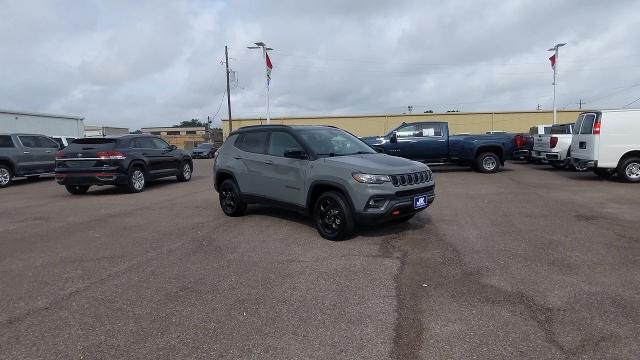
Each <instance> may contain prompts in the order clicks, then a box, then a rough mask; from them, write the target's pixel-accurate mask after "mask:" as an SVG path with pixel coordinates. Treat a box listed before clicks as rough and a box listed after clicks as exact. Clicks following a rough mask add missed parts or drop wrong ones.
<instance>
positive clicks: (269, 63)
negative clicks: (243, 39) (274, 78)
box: [265, 52, 273, 86]
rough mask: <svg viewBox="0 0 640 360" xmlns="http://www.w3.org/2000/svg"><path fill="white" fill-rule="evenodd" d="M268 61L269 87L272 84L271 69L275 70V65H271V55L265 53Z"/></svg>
mask: <svg viewBox="0 0 640 360" xmlns="http://www.w3.org/2000/svg"><path fill="white" fill-rule="evenodd" d="M265 55H266V60H267V64H266V65H267V86H269V83H271V69H273V65H272V64H271V59H269V53H267V52H265Z"/></svg>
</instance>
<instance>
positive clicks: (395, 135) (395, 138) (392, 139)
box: [389, 131, 398, 143]
mask: <svg viewBox="0 0 640 360" xmlns="http://www.w3.org/2000/svg"><path fill="white" fill-rule="evenodd" d="M389 142H391V143H396V142H398V132H397V131H394V132H392V133H391V136H390V137H389Z"/></svg>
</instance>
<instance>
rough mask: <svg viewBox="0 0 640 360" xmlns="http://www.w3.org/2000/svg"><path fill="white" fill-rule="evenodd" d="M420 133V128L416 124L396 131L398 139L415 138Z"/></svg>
mask: <svg viewBox="0 0 640 360" xmlns="http://www.w3.org/2000/svg"><path fill="white" fill-rule="evenodd" d="M417 132H418V127H417V126H416V125H415V124H411V125H405V126H403V127H401V128H399V129H398V130H396V136H397V137H399V138H400V137H413V136H416V133H417Z"/></svg>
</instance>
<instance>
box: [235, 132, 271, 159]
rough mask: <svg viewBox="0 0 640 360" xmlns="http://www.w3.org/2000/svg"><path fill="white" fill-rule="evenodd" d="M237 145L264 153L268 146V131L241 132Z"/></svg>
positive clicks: (246, 149)
mask: <svg viewBox="0 0 640 360" xmlns="http://www.w3.org/2000/svg"><path fill="white" fill-rule="evenodd" d="M235 145H236V147H237V148H238V149H240V150H244V151H246V152H252V153H258V154H264V152H265V150H266V149H265V148H266V147H267V132H255V133H246V134H240V136H238V140H236V143H235Z"/></svg>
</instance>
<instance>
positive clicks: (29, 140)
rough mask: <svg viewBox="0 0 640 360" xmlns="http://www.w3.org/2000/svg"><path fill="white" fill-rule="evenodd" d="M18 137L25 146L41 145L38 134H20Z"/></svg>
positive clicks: (35, 146)
mask: <svg viewBox="0 0 640 360" xmlns="http://www.w3.org/2000/svg"><path fill="white" fill-rule="evenodd" d="M18 139H20V142H21V143H22V146H24V147H28V148H37V147H40V146H39V145H40V144H39V141H38V137H37V136H30V135H25V136H18Z"/></svg>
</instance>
